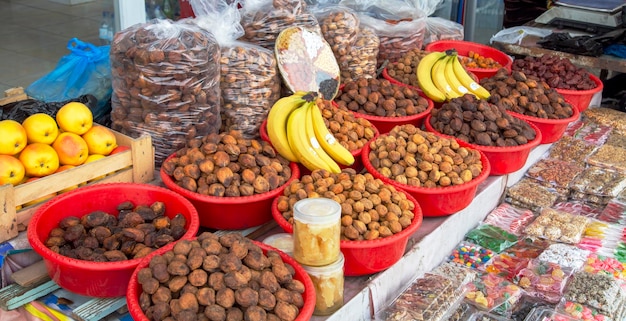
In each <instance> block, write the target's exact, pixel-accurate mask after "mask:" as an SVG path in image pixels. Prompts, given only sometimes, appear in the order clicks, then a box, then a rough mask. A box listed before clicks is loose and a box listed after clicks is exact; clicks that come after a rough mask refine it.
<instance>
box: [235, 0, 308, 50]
mask: <svg viewBox="0 0 626 321" xmlns="http://www.w3.org/2000/svg"><path fill="white" fill-rule="evenodd" d="M255 4H257V5H256V6H250V5H246V6H243V8H242V10H241V25H242V26H243V29H244V31H245V34H244V35H243V36H242V37H241V38H240V39H241V40H243V41H246V42H250V43H253V44H255V45H259V46H261V47H263V48H266V49H269V50H272V51H274V44H275V42H276V38H277V37H278V34H279V33H280V32H281V31H282V30H283V29H286V28H288V27H295V26H302V27H305V28H306V29H310V30H315V31H317V33H318V34H320V28H319V24H318V22H317V19H316V18H315V16H313V15H312V14H311V13H309V12H306V10H305V9H306V8H305V7H306V3H305V2H304V1H301V0H260V1H257V3H255ZM259 4H260V5H259Z"/></svg>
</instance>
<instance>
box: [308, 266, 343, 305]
mask: <svg viewBox="0 0 626 321" xmlns="http://www.w3.org/2000/svg"><path fill="white" fill-rule="evenodd" d="M343 264H344V259H343V255H341V254H340V255H339V259H338V260H337V261H335V262H333V263H331V264H329V265H326V266H308V265H302V268H304V270H305V271H306V272H307V274H308V275H309V277H310V278H311V281H313V287H314V288H315V310H314V311H313V314H314V315H330V314H332V313H334V312H335V311H337V310H339V308H341V307H342V306H343V281H344V277H343Z"/></svg>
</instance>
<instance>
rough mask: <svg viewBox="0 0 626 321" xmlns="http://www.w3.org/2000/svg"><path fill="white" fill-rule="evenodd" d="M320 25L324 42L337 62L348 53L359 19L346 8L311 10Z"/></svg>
mask: <svg viewBox="0 0 626 321" xmlns="http://www.w3.org/2000/svg"><path fill="white" fill-rule="evenodd" d="M312 12H313V14H314V15H315V18H317V21H318V23H319V25H320V31H321V33H322V37H324V40H326V42H328V45H330V49H332V51H333V53H334V54H335V57H336V58H337V60H339V57H341V56H344V55H346V54H347V53H348V50H349V49H350V47H351V46H352V45H353V44H354V42H355V41H356V38H357V35H358V32H359V17H358V16H357V15H356V13H355V12H354V11H353V10H352V9H350V8H347V7H342V6H325V7H316V8H314V9H313V10H312Z"/></svg>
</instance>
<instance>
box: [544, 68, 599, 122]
mask: <svg viewBox="0 0 626 321" xmlns="http://www.w3.org/2000/svg"><path fill="white" fill-rule="evenodd" d="M589 78H591V80H593V82H595V83H596V88H593V89H589V90H567V89H558V88H555V90H556V92H558V93H559V94H561V96H563V98H565V100H566V101H567V102H569V103H570V104H572V106H574V107H576V109H578V111H579V112H581V113H582V112H583V111H585V109H587V108H588V107H589V103H591V99H593V95H595V94H597V93H598V92H601V91H602V89H603V88H604V85H603V84H602V80H600V78H598V77H596V76H594V75H593V74H589Z"/></svg>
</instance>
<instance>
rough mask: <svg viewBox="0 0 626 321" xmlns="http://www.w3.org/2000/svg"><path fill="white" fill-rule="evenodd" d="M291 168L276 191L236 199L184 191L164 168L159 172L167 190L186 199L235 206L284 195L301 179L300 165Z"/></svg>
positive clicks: (236, 197)
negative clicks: (291, 184) (285, 190)
mask: <svg viewBox="0 0 626 321" xmlns="http://www.w3.org/2000/svg"><path fill="white" fill-rule="evenodd" d="M175 156H176V153H174V154H172V155H170V156H169V157H167V158H166V159H165V160H166V161H167V160H168V159H170V158H172V157H175ZM289 168H291V177H290V178H289V179H288V180H287V181H286V182H285V184H283V185H281V186H278V187H277V188H276V189H274V190H271V191H267V192H265V193H261V194H254V195H250V196H235V197H231V196H223V197H222V196H211V195H202V194H198V193H196V192H192V191H190V190H187V189H184V188H182V187H180V186H178V185H177V184H176V183H174V180H172V178H171V177H170V176H169V175H167V173H165V170H163V167H161V169H160V170H159V174H160V176H161V180H162V181H163V183H164V184H165V186H167V188H169V189H171V190H172V191H174V192H176V193H179V194H180V195H182V196H184V197H187V198H189V199H193V200H196V201H201V202H207V203H214V204H226V205H233V204H246V203H250V202H258V201H263V200H266V199H268V198H272V197H274V196H276V195H278V194H280V193H282V191H283V189H284V188H285V186H287V185H288V184H289V183H291V182H292V181H293V180H295V179H296V178H299V177H300V169H299V168H298V164H296V163H294V162H290V163H289Z"/></svg>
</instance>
